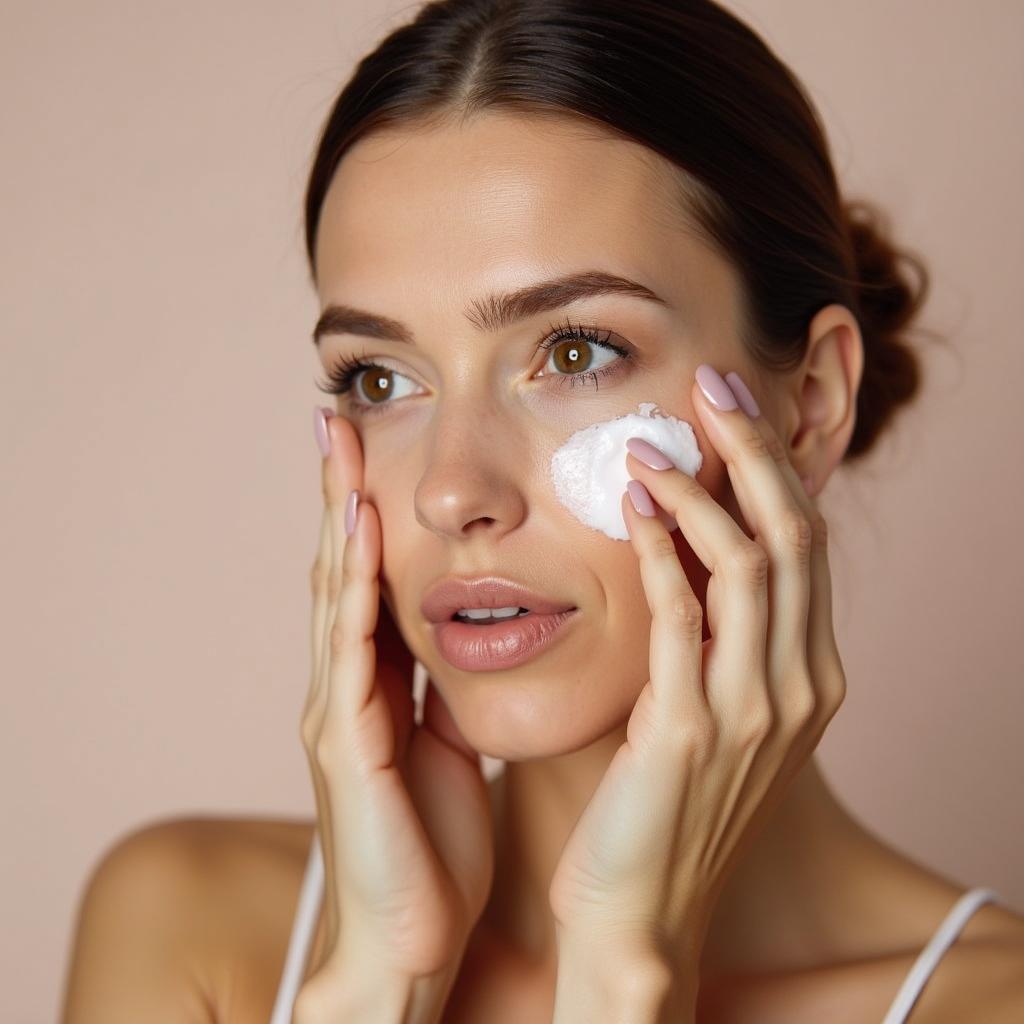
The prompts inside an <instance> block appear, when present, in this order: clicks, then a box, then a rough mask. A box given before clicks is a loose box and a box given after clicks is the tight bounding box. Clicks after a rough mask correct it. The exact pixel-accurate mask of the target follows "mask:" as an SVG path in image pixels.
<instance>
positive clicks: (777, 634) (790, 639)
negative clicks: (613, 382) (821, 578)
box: [693, 383, 811, 680]
mask: <svg viewBox="0 0 1024 1024" xmlns="http://www.w3.org/2000/svg"><path fill="white" fill-rule="evenodd" d="M693 398H694V403H695V405H697V407H698V411H699V414H700V416H701V420H702V421H705V422H706V424H707V425H706V430H707V434H708V438H709V440H710V441H711V443H712V444H713V445H714V446H715V449H716V450H717V451H718V453H719V454H720V455H721V457H722V459H723V461H724V462H725V465H726V469H727V470H728V473H729V479H730V480H731V481H732V485H733V490H734V491H735V493H736V499H737V502H738V504H739V507H740V511H741V512H742V513H743V518H744V519H745V520H746V522H747V524H748V525H749V526H750V528H751V529H752V530H753V532H754V539H755V540H756V541H757V542H758V543H759V544H760V545H761V546H762V547H763V548H764V549H765V550H766V551H767V552H768V556H769V572H768V607H769V624H768V631H767V632H768V636H767V669H768V677H769V679H771V680H784V679H787V678H792V676H793V671H794V668H795V667H799V668H800V669H801V674H805V673H806V666H807V631H808V611H809V605H810V600H811V579H810V557H811V524H810V521H809V519H808V516H807V513H806V512H805V510H804V508H803V507H802V504H801V501H800V500H799V499H798V497H797V493H796V490H795V488H794V487H793V485H792V484H791V483H790V482H788V480H787V476H786V475H785V469H786V467H787V466H789V459H788V458H787V456H786V450H785V447H784V446H783V445H782V443H781V442H780V441H779V438H778V436H777V435H776V433H775V432H774V430H772V429H771V427H770V424H768V422H767V420H766V419H765V417H764V416H762V415H759V416H758V417H757V418H756V419H752V418H751V417H750V416H748V415H747V414H746V413H745V412H744V411H743V409H742V408H736V409H732V410H728V411H723V410H720V409H717V408H715V406H714V405H712V404H711V402H709V401H708V399H707V398H706V397H705V396H704V394H703V392H702V391H701V389H700V386H699V384H696V383H695V384H694V388H693ZM790 471H791V473H792V477H791V478H789V479H794V480H795V481H796V487H797V488H799V490H800V491H802V490H803V487H802V485H801V484H800V481H799V478H797V476H796V473H795V471H793V470H792V467H790Z"/></svg>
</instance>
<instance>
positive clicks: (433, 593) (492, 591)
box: [420, 576, 575, 628]
mask: <svg viewBox="0 0 1024 1024" xmlns="http://www.w3.org/2000/svg"><path fill="white" fill-rule="evenodd" d="M509 607H515V608H529V609H530V611H531V612H536V613H537V614H539V615H549V614H555V613H557V612H564V611H568V610H569V609H571V608H574V607H575V605H574V604H573V602H572V601H561V600H558V599H555V598H551V597H546V596H545V595H543V594H541V593H538V592H536V591H534V590H532V589H531V588H530V587H527V586H524V585H523V584H522V583H517V582H516V581H515V580H511V579H506V578H505V577H502V576H476V577H459V576H447V577H445V578H444V579H443V580H441V581H439V582H438V583H435V584H434V585H433V586H432V587H430V589H429V590H428V591H427V593H426V595H425V596H424V598H423V602H422V604H421V605H420V611H421V612H422V613H423V617H424V618H425V619H427V620H428V621H429V622H448V621H449V620H450V619H451V617H452V616H453V615H454V614H455V612H457V611H458V610H459V609H460V608H509ZM480 628H483V627H480Z"/></svg>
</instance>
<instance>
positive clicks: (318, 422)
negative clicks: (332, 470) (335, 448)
mask: <svg viewBox="0 0 1024 1024" xmlns="http://www.w3.org/2000/svg"><path fill="white" fill-rule="evenodd" d="M333 415H334V411H333V410H332V409H327V408H325V407H324V406H322V405H318V406H316V407H315V408H314V409H313V434H314V436H315V437H316V443H317V444H318V445H319V447H320V452H321V454H322V455H323V457H324V458H325V459H326V458H327V456H328V455H330V454H331V435H330V434H328V433H327V420H328V419H329V418H330V417H331V416H333Z"/></svg>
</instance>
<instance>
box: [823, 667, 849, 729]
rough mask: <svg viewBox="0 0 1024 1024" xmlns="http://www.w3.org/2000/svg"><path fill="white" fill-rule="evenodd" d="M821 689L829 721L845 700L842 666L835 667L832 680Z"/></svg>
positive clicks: (844, 677) (844, 675) (844, 679)
mask: <svg viewBox="0 0 1024 1024" xmlns="http://www.w3.org/2000/svg"><path fill="white" fill-rule="evenodd" d="M837 660H838V659H837ZM823 689H824V694H825V702H824V703H825V704H826V706H827V707H828V718H829V720H830V721H831V719H832V716H833V715H834V714H835V713H836V712H837V711H838V710H839V708H840V707H841V706H842V703H843V701H844V700H846V673H845V672H844V671H843V667H842V665H837V666H836V670H835V673H834V676H833V678H832V679H830V680H829V682H828V684H827V685H826V686H825V687H824V688H823Z"/></svg>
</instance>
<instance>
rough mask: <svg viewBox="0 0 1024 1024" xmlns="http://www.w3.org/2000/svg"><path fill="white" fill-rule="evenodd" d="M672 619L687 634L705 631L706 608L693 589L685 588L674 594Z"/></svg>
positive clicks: (698, 633)
mask: <svg viewBox="0 0 1024 1024" xmlns="http://www.w3.org/2000/svg"><path fill="white" fill-rule="evenodd" d="M672 619H673V622H674V623H675V625H676V627H677V628H678V629H680V630H682V632H683V633H684V634H686V635H687V636H697V635H700V634H702V633H703V630H704V608H703V607H702V605H701V603H700V600H699V599H698V597H697V595H696V594H694V593H693V591H690V590H684V591H681V592H679V593H677V594H675V595H674V596H673V598H672Z"/></svg>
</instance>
